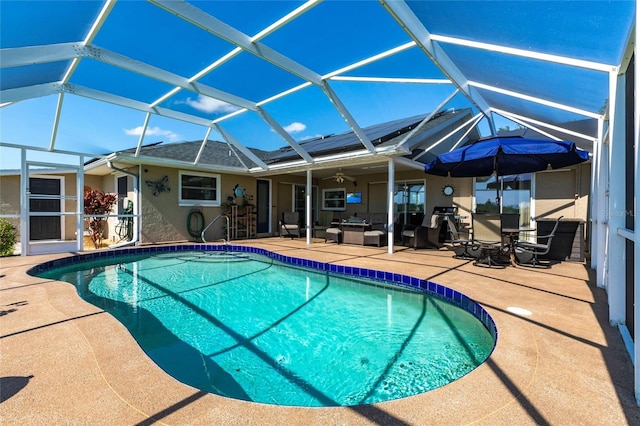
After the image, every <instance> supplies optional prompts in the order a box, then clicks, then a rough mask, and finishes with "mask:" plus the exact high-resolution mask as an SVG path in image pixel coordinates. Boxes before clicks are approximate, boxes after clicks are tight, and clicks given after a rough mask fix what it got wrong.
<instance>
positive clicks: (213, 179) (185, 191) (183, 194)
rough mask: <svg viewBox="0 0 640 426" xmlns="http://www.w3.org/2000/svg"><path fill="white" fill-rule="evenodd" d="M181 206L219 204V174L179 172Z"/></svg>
mask: <svg viewBox="0 0 640 426" xmlns="http://www.w3.org/2000/svg"><path fill="white" fill-rule="evenodd" d="M178 178H179V181H180V200H179V204H180V205H181V206H193V205H200V206H220V195H219V194H220V175H210V174H205V173H193V172H189V173H187V172H180V173H179V176H178Z"/></svg>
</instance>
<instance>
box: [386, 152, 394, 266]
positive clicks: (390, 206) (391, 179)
mask: <svg viewBox="0 0 640 426" xmlns="http://www.w3.org/2000/svg"><path fill="white" fill-rule="evenodd" d="M387 174H388V178H387V181H388V182H389V184H388V185H387V252H388V253H389V254H392V253H393V243H394V241H395V238H394V233H395V230H394V229H393V216H394V214H393V213H394V211H393V188H394V186H395V185H396V184H395V180H394V179H395V164H394V162H393V158H389V169H388V172H387Z"/></svg>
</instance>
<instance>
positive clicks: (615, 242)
mask: <svg viewBox="0 0 640 426" xmlns="http://www.w3.org/2000/svg"><path fill="white" fill-rule="evenodd" d="M609 84H610V87H611V90H610V99H611V100H612V101H611V104H610V108H611V109H610V111H609V117H610V121H609V158H608V160H609V167H608V172H609V173H608V174H609V186H608V187H609V203H608V209H607V211H606V212H605V214H606V216H605V219H607V223H608V232H607V240H606V242H605V244H606V247H607V248H608V250H607V252H606V253H607V254H606V257H605V262H606V265H605V274H604V277H603V279H604V285H605V288H606V289H607V296H608V298H609V322H610V323H611V325H618V324H622V323H624V321H625V268H624V265H625V257H626V256H625V238H624V237H622V236H620V235H619V234H618V231H619V230H624V229H625V228H626V224H625V219H626V218H625V212H626V205H625V201H626V200H625V187H626V183H625V167H624V164H625V161H624V157H625V120H624V117H625V115H626V114H625V113H626V111H625V96H624V93H625V77H624V75H622V76H618V75H617V72H612V73H611V74H610V83H609Z"/></svg>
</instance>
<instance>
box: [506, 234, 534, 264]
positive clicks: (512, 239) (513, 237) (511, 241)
mask: <svg viewBox="0 0 640 426" xmlns="http://www.w3.org/2000/svg"><path fill="white" fill-rule="evenodd" d="M534 231H535V228H502V235H504V236H505V237H507V239H508V243H507V248H508V251H509V263H511V266H518V262H517V260H516V245H517V243H518V239H519V238H520V233H521V232H534Z"/></svg>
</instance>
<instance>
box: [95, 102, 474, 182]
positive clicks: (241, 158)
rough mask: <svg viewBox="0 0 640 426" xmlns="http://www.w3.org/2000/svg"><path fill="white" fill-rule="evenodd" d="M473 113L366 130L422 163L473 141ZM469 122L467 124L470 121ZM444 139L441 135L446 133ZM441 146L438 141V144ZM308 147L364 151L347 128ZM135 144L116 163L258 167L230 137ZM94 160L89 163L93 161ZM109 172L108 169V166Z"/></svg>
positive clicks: (269, 156) (276, 156) (278, 157)
mask: <svg viewBox="0 0 640 426" xmlns="http://www.w3.org/2000/svg"><path fill="white" fill-rule="evenodd" d="M470 117H471V111H470V110H469V109H465V110H458V111H455V110H448V111H443V112H440V113H438V114H435V115H433V116H432V117H430V116H429V115H428V114H423V115H419V116H414V117H408V118H405V119H401V120H393V121H390V122H387V123H380V124H376V125H373V126H370V127H367V128H364V129H363V132H364V133H365V134H366V135H367V136H368V137H370V138H371V140H372V141H373V143H374V145H375V146H378V147H382V148H384V147H388V148H389V150H388V154H389V155H394V154H397V155H402V156H407V157H408V158H411V157H413V156H415V155H416V154H419V156H420V157H421V158H420V159H419V161H420V162H422V163H423V164H424V163H426V162H428V161H430V160H431V159H432V158H433V156H434V155H437V154H439V153H440V152H443V151H444V150H445V149H447V148H446V147H450V146H451V144H452V143H454V142H457V141H460V142H462V143H463V142H466V141H468V140H469V135H471V136H472V139H474V137H477V133H475V132H470V133H469V134H467V135H466V136H465V137H464V138H461V137H460V136H461V133H463V130H464V129H465V128H466V127H465V126H464V124H465V121H468V120H469V118H470ZM467 127H468V126H467ZM445 136H446V138H444V139H443V137H445ZM441 141H446V142H447V143H443V144H442V146H440V147H438V146H436V147H434V148H433V149H432V150H430V153H429V155H423V151H424V150H425V149H426V148H429V147H432V145H433V144H434V143H439V142H441ZM439 145H440V144H439ZM301 146H303V147H304V149H305V150H306V151H307V152H309V153H311V154H313V155H314V156H319V155H330V154H335V153H346V152H354V151H360V150H361V149H362V147H361V145H360V144H359V141H358V137H357V136H356V135H355V134H354V132H344V133H341V134H339V135H328V136H325V137H322V138H316V139H313V140H309V141H305V142H302V143H301ZM250 151H251V153H252V154H254V155H255V156H256V157H257V158H258V159H260V160H262V161H265V162H266V163H268V164H277V163H286V162H287V161H290V160H292V159H295V158H297V154H296V152H295V151H294V150H293V149H291V148H287V147H285V148H281V149H279V150H275V151H263V150H259V149H250ZM135 152H136V148H129V149H126V150H123V151H119V152H115V153H112V154H111V155H110V156H109V159H110V160H111V161H113V162H116V161H122V162H128V163H142V164H144V163H145V162H150V161H151V162H152V161H158V160H159V161H162V162H163V163H165V164H167V165H171V164H173V165H175V166H178V167H184V166H185V165H187V164H191V165H196V164H197V165H200V166H211V167H212V168H216V167H217V168H225V169H228V170H230V169H232V168H237V169H238V170H236V172H239V171H241V170H244V169H252V168H255V167H258V166H259V164H257V163H255V162H254V161H253V160H252V159H251V158H249V157H248V156H247V155H245V154H244V153H243V152H241V151H239V150H238V149H236V148H235V147H234V146H233V145H230V144H228V143H226V142H222V141H215V140H208V141H207V142H206V144H204V145H203V144H202V141H188V142H176V143H163V142H157V143H153V144H149V145H145V146H142V147H141V148H140V152H139V154H138V156H135ZM96 162H97V159H92V160H90V161H88V162H87V163H86V164H87V165H90V167H89V168H90V169H91V168H93V167H95V166H99V165H100V164H99V163H96ZM93 163H96V164H94V165H93V166H91V164H93ZM105 172H106V170H105Z"/></svg>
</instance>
